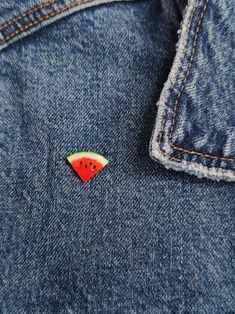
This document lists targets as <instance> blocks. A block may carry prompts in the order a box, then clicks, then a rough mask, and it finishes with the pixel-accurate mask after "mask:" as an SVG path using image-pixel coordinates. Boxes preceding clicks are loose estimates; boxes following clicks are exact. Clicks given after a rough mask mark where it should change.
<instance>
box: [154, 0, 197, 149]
mask: <svg viewBox="0 0 235 314" xmlns="http://www.w3.org/2000/svg"><path fill="white" fill-rule="evenodd" d="M199 1H200V0H197V3H196V5H195V6H194V8H193V10H192V13H191V15H190V17H189V23H191V21H192V19H193V16H194V14H195V11H196V7H197V5H198V4H199ZM187 46H188V42H187V44H186V47H185V48H187ZM183 59H184V56H182V58H181V60H180V63H181V67H180V69H179V71H178V74H177V75H176V82H177V81H178V78H179V76H180V71H181V69H182V63H183ZM169 107H170V96H169V97H168V99H167V103H166V109H165V111H164V114H163V119H162V123H161V130H160V134H159V144H160V145H161V144H162V142H163V131H164V129H165V124H166V116H167V113H168V111H169Z"/></svg>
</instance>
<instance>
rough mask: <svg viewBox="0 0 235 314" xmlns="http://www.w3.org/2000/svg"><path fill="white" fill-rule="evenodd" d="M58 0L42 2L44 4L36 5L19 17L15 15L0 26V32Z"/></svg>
mask: <svg viewBox="0 0 235 314" xmlns="http://www.w3.org/2000/svg"><path fill="white" fill-rule="evenodd" d="M57 1H59V0H50V1H47V2H44V3H41V4H39V5H36V6H35V7H33V8H29V9H28V10H26V11H24V12H22V13H20V14H19V15H16V16H14V17H13V18H12V19H10V20H9V21H7V22H5V23H3V24H1V25H0V31H1V30H4V29H5V28H7V27H8V26H10V25H12V24H13V23H16V22H17V21H19V20H20V19H22V18H24V17H26V16H28V15H30V14H32V13H35V12H37V11H39V10H40V9H43V8H45V7H47V6H49V5H51V4H53V3H55V2H57Z"/></svg>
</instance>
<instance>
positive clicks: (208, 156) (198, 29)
mask: <svg viewBox="0 0 235 314" xmlns="http://www.w3.org/2000/svg"><path fill="white" fill-rule="evenodd" d="M199 1H200V0H198V1H197V4H196V5H195V6H194V8H193V11H192V14H191V16H190V21H192V18H193V16H194V14H195V11H196V6H197V5H198V4H199ZM208 3H209V0H206V3H205V5H204V7H203V10H202V12H201V14H200V20H199V22H198V24H197V27H196V32H195V36H194V41H193V49H192V52H191V57H190V60H189V67H188V70H187V72H186V74H185V76H184V79H183V84H182V86H181V89H180V91H179V93H178V95H177V97H176V100H175V103H174V113H173V121H172V125H171V128H170V134H169V142H170V146H171V147H173V148H174V149H175V150H178V151H181V152H184V153H187V154H191V155H198V156H202V157H206V158H211V159H216V160H221V161H235V158H234V157H219V156H215V155H212V154H209V153H202V152H197V151H193V150H188V149H185V148H183V147H179V146H177V145H175V144H173V143H172V136H173V130H174V126H175V122H176V114H177V108H178V103H179V99H180V97H181V95H182V92H183V90H184V88H185V86H186V82H187V79H188V77H189V74H190V71H191V69H192V66H193V60H194V56H195V53H196V48H197V44H198V36H199V32H200V29H201V25H202V20H203V17H204V15H205V12H206V9H207V7H208ZM182 61H183V58H182V60H181V62H182ZM179 72H180V71H179ZM179 74H180V73H178V75H177V79H176V81H177V80H178V78H179ZM169 100H170V97H169V98H168V101H167V107H166V110H165V112H164V115H163V121H162V125H161V130H160V135H159V145H161V144H162V142H163V130H164V128H165V124H166V116H167V113H168V109H169V106H170V105H169ZM160 149H161V147H160ZM161 151H162V152H163V150H162V149H161Z"/></svg>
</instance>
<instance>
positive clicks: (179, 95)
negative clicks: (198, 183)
mask: <svg viewBox="0 0 235 314" xmlns="http://www.w3.org/2000/svg"><path fill="white" fill-rule="evenodd" d="M234 8H235V1H234V0H232V1H223V0H219V1H217V0H216V1H213V0H202V1H199V0H191V1H189V5H188V8H187V12H186V13H185V17H184V20H183V26H182V35H181V38H180V40H179V43H178V51H177V55H176V58H175V62H174V65H173V67H172V70H171V73H170V75H169V78H168V81H167V84H166V86H165V88H164V90H163V92H162V95H161V99H160V101H159V107H160V108H159V111H158V116H157V119H156V125H155V130H154V132H153V135H152V139H151V145H150V154H151V155H152V157H153V158H157V159H158V160H160V161H162V162H163V163H164V164H165V165H166V166H168V167H171V168H174V169H176V170H185V171H187V172H189V173H192V174H196V175H197V176H199V177H208V178H211V179H217V180H221V179H225V180H229V181H235V101H234V98H235V92H234V86H235V76H234V64H235V57H234V48H235V44H234V43H235V31H234V30H235V18H234Z"/></svg>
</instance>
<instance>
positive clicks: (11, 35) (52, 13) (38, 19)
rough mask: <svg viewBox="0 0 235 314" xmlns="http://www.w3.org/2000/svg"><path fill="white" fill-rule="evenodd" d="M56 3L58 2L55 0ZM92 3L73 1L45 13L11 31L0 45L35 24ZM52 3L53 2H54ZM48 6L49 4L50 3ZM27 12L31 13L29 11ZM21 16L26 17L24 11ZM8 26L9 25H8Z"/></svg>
mask: <svg viewBox="0 0 235 314" xmlns="http://www.w3.org/2000/svg"><path fill="white" fill-rule="evenodd" d="M51 1H52V0H51ZM57 1H58V0H57ZM92 1H94V0H75V1H73V2H71V3H69V4H68V5H65V6H64V7H62V8H60V9H57V10H55V11H53V12H50V13H47V14H45V15H43V16H41V17H40V18H37V19H35V20H34V21H32V22H30V23H28V24H26V25H24V26H22V27H20V28H19V29H17V30H15V31H13V32H12V33H10V34H8V35H7V36H5V37H4V38H3V39H2V40H0V45H3V44H4V43H6V42H7V41H9V40H10V39H11V38H13V37H15V36H16V35H18V34H20V33H22V32H24V31H26V30H28V29H30V28H31V27H33V26H35V25H37V24H39V23H41V22H43V21H45V20H47V19H49V18H51V17H54V16H56V15H58V14H60V13H63V12H65V11H67V10H69V9H71V8H73V7H76V6H78V5H81V4H85V3H89V2H92ZM54 2H55V1H54ZM47 3H48V2H47ZM50 4H51V3H50ZM45 5H46V3H44V7H45ZM31 10H33V9H31ZM37 10H39V9H35V11H34V12H36V11H37ZM29 12H31V11H29ZM23 14H25V15H24V17H25V16H27V14H26V11H25V12H24V13H22V15H23ZM28 14H30V13H28ZM17 18H19V19H20V17H19V16H18V17H15V19H17ZM13 22H14V21H13V19H12V20H11V21H9V22H6V23H5V25H6V24H7V23H13ZM9 25H10V24H9Z"/></svg>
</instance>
